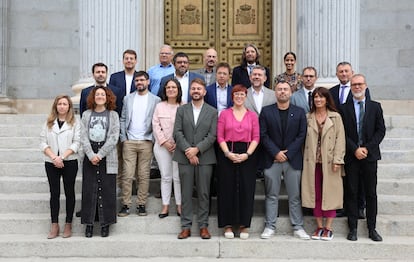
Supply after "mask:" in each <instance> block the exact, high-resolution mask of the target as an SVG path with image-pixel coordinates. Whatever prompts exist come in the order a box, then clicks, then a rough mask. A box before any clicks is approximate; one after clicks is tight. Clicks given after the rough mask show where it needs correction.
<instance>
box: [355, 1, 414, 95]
mask: <svg viewBox="0 0 414 262" xmlns="http://www.w3.org/2000/svg"><path fill="white" fill-rule="evenodd" d="M360 17H361V25H360V29H361V32H360V38H361V42H360V67H359V68H360V72H361V73H364V74H366V76H367V82H368V86H369V87H370V89H371V90H372V94H373V97H374V99H397V100H407V99H410V100H412V99H414V88H413V87H412V82H413V75H414V19H413V18H414V2H413V1H412V0H398V1H388V0H362V1H361V16H360Z"/></svg>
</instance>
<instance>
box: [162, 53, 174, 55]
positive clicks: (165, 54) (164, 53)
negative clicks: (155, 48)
mask: <svg viewBox="0 0 414 262" xmlns="http://www.w3.org/2000/svg"><path fill="white" fill-rule="evenodd" d="M160 55H171V53H160Z"/></svg>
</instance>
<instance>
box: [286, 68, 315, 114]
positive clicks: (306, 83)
mask: <svg viewBox="0 0 414 262" xmlns="http://www.w3.org/2000/svg"><path fill="white" fill-rule="evenodd" d="M316 80H318V73H317V72H316V68H314V67H312V66H308V67H305V68H304V69H303V71H302V84H303V88H301V89H299V90H298V91H296V92H295V93H294V94H293V95H292V97H291V98H290V103H291V104H292V105H295V106H298V107H301V108H303V110H305V113H308V112H309V111H310V109H311V105H312V93H313V90H314V89H315V83H316Z"/></svg>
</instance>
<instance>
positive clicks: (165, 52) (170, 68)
mask: <svg viewBox="0 0 414 262" xmlns="http://www.w3.org/2000/svg"><path fill="white" fill-rule="evenodd" d="M173 54H174V51H173V49H172V47H171V46H169V45H163V46H162V47H161V49H160V63H159V64H156V65H153V66H151V67H150V68H149V69H148V74H149V76H150V86H149V90H150V91H151V93H153V94H154V95H157V94H158V90H159V89H160V82H161V78H163V77H164V76H166V75H169V74H173V73H174V70H175V68H174V65H173V64H172V63H171V61H172V58H173Z"/></svg>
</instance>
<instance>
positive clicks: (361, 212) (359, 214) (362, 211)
mask: <svg viewBox="0 0 414 262" xmlns="http://www.w3.org/2000/svg"><path fill="white" fill-rule="evenodd" d="M358 219H365V212H364V209H363V208H360V209H358Z"/></svg>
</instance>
